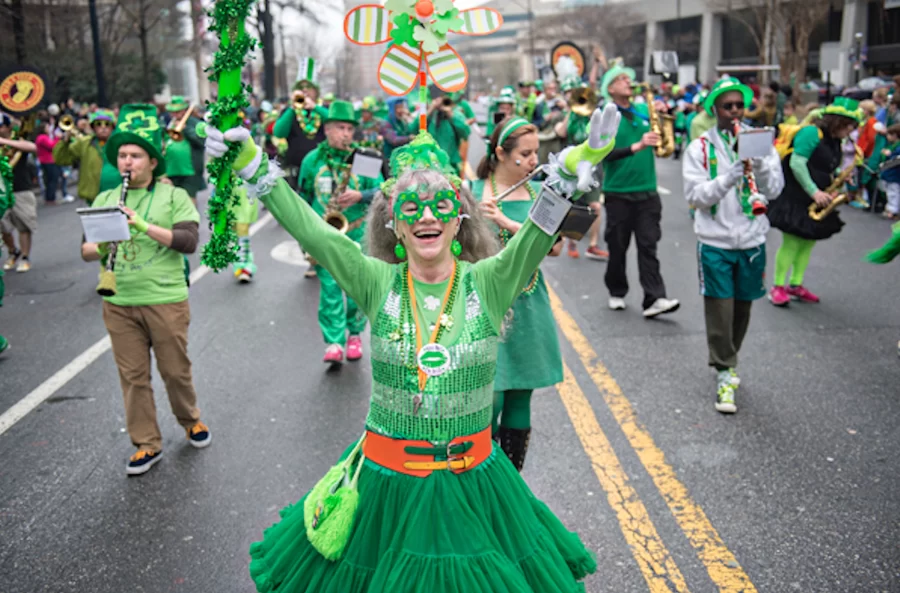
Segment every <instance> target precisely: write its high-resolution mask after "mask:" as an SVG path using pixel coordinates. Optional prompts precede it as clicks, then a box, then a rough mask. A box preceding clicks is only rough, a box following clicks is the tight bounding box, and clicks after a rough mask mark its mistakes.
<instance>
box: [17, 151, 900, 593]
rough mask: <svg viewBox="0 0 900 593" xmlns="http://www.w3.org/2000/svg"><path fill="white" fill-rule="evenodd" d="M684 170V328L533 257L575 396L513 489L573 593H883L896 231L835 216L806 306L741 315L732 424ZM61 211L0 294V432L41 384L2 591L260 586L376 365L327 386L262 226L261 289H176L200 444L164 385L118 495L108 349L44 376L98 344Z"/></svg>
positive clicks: (671, 225)
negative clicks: (266, 532)
mask: <svg viewBox="0 0 900 593" xmlns="http://www.w3.org/2000/svg"><path fill="white" fill-rule="evenodd" d="M679 171H680V167H679V165H678V163H673V162H669V161H667V162H661V163H660V164H659V184H660V186H661V187H662V188H664V189H665V190H667V192H663V193H664V195H663V198H664V203H665V208H664V215H663V216H664V217H663V239H662V242H661V243H660V257H661V260H662V271H663V275H664V278H665V281H666V284H667V287H668V291H669V295H670V296H672V297H676V298H679V299H680V300H681V301H682V307H681V310H680V311H678V312H677V313H675V314H674V315H672V316H670V317H667V318H665V319H663V320H656V321H646V320H644V319H643V318H642V317H641V315H640V310H639V309H640V297H641V295H640V294H639V292H632V293H631V294H629V296H628V298H627V299H626V300H627V302H628V305H629V309H628V310H626V311H624V312H612V311H609V310H608V309H607V308H606V298H607V294H606V290H605V288H604V285H603V279H602V276H603V270H604V264H602V263H598V262H594V261H590V260H585V259H583V258H582V259H579V260H572V259H569V258H567V257H562V258H557V259H553V260H548V261H547V262H546V264H545V268H544V269H545V272H546V274H547V276H548V279H549V282H550V285H551V287H552V288H553V291H554V292H555V294H557V295H558V297H559V301H558V306H557V308H556V312H557V314H558V318H559V319H560V320H561V328H562V329H563V331H564V333H562V334H561V343H562V345H563V354H564V357H565V361H566V366H567V368H568V369H570V378H569V380H567V381H566V383H565V384H562V385H561V386H560V387H559V389H558V390H557V389H545V390H542V391H541V392H539V393H538V394H536V396H535V399H534V412H533V421H534V435H533V438H532V448H531V451H530V453H529V457H528V461H527V463H526V468H525V471H524V473H523V475H524V477H525V479H526V480H527V482H528V483H529V485H530V486H531V488H532V489H533V490H534V492H535V494H536V495H537V496H538V497H540V498H542V499H544V500H545V501H547V502H548V504H549V505H550V507H551V508H552V509H553V510H554V511H555V512H556V513H557V514H558V515H559V516H560V517H561V518H562V520H563V521H564V522H565V523H566V524H567V525H568V526H569V527H570V528H571V529H573V530H577V531H578V532H579V533H580V534H581V536H582V538H583V539H584V541H585V542H586V543H587V544H588V545H589V546H590V547H591V548H592V549H594V550H595V551H596V553H597V555H598V559H599V569H598V571H597V574H595V575H593V576H591V577H589V578H588V579H587V580H586V589H587V591H588V592H590V593H599V592H618V593H622V592H642V591H654V592H656V591H693V592H713V591H729V592H732V591H733V592H737V591H760V592H781V591H786V592H793V591H815V592H826V591H828V592H831V591H834V592H849V591H866V592H896V591H900V548H898V543H897V542H898V541H900V497H898V496H897V491H898V487H900V461H898V457H897V455H896V452H897V451H898V448H900V428H898V427H900V412H898V410H900V401H898V399H900V397H898V396H900V391H898V387H897V385H898V383H900V381H898V379H900V359H898V357H897V340H898V339H900V319H898V305H897V290H898V285H900V284H898V279H900V272H898V266H897V265H896V264H894V265H889V266H884V267H876V266H871V265H868V264H863V263H860V257H861V256H862V255H863V254H864V253H865V252H866V251H867V250H869V249H872V248H874V247H877V246H879V245H880V244H881V243H882V242H883V241H884V240H885V239H886V238H887V237H888V235H889V232H890V231H889V225H888V224H887V223H885V222H883V221H882V220H880V219H878V218H875V217H873V216H871V215H869V214H865V213H859V212H856V211H851V210H849V209H847V210H845V211H844V212H843V214H842V216H843V217H844V219H845V220H846V221H847V226H846V227H844V230H843V231H842V232H841V233H840V234H839V235H837V236H836V237H834V238H832V239H830V240H828V241H825V242H823V243H821V244H820V245H818V246H817V247H816V250H815V252H814V253H813V257H812V263H811V264H810V267H809V271H808V274H807V281H808V282H807V283H808V286H809V287H810V288H811V289H813V290H814V291H815V292H817V293H818V294H820V295H821V297H822V303H821V304H819V305H799V304H793V305H791V306H790V307H789V308H788V309H776V308H774V307H772V306H771V305H769V303H768V302H766V301H759V302H758V303H757V304H756V305H755V307H754V311H753V320H752V322H751V327H750V331H749V334H748V338H747V341H746V344H745V346H744V349H743V352H742V357H741V365H740V368H741V376H742V378H743V384H742V386H741V388H740V391H739V394H738V398H739V399H738V404H739V406H740V411H739V413H738V414H737V415H735V416H731V417H724V416H722V415H719V414H718V413H717V412H715V410H714V408H713V401H714V389H715V385H714V376H713V374H712V372H711V371H710V370H709V369H708V368H707V367H706V364H705V362H706V347H705V335H704V329H703V316H702V308H701V299H700V297H699V296H698V294H697V273H696V261H695V241H694V235H693V232H692V229H691V223H690V220H689V219H688V216H687V208H686V206H685V204H684V200H683V199H682V197H681V188H680V173H679ZM74 208H75V206H74V205H60V206H55V207H52V208H42V209H41V210H40V229H39V232H38V234H37V235H36V238H35V249H34V255H33V263H34V268H33V270H32V271H31V272H30V273H28V274H15V273H12V274H9V275H8V276H7V277H6V281H7V282H6V285H7V295H6V299H5V304H4V307H3V308H2V309H0V333H3V334H4V335H6V336H7V337H8V338H9V339H10V341H11V343H12V349H11V350H10V351H9V352H8V353H6V354H5V355H4V356H2V357H0V414H4V413H7V412H9V411H10V409H11V408H12V407H13V406H14V404H16V403H17V402H19V401H20V400H22V399H23V398H25V397H26V396H28V395H29V394H30V393H33V392H35V390H38V391H39V392H42V393H46V392H47V390H48V389H51V390H52V388H53V387H55V388H56V389H55V391H53V395H52V396H51V397H50V398H49V399H48V400H47V401H46V402H44V403H42V404H40V405H38V406H37V407H36V408H35V409H34V410H33V411H31V412H30V413H28V414H26V415H25V416H24V417H23V418H22V419H21V420H19V421H18V422H16V423H15V424H13V425H12V426H11V427H10V428H9V429H8V430H6V431H5V432H4V433H3V434H2V435H0V459H2V460H3V461H2V464H0V591H2V592H4V593H24V592H29V593H31V592H37V591H52V592H54V593H56V592H59V593H62V592H84V591H92V592H95V593H121V592H123V591H128V592H132V591H146V592H152V593H166V592H181V591H184V592H188V591H189V592H192V593H199V592H217V593H232V592H250V591H253V586H252V583H251V581H250V579H249V576H248V572H247V564H248V556H247V548H248V546H249V545H250V543H251V542H252V541H254V540H256V539H258V538H259V536H260V534H261V531H262V529H264V528H265V527H267V526H268V525H270V524H271V523H273V522H274V521H276V520H277V511H278V509H280V508H281V507H283V506H285V505H287V504H290V503H293V502H295V501H296V500H297V499H299V498H300V496H301V495H302V494H303V493H304V492H305V491H306V490H307V489H309V488H310V487H311V486H312V485H313V484H314V483H315V482H316V481H317V480H318V478H319V477H321V476H322V475H323V474H324V472H325V471H326V470H327V469H328V468H329V467H330V466H331V465H332V464H333V462H334V461H335V459H336V457H337V456H338V455H339V454H340V452H341V451H342V450H343V448H344V447H345V446H346V445H347V443H349V442H350V441H351V440H352V439H354V438H356V437H357V436H358V435H359V433H360V431H361V430H362V426H363V420H364V416H365V412H366V408H367V397H366V396H367V391H368V389H369V373H368V367H367V357H366V359H365V360H364V361H363V362H362V363H359V364H355V365H345V366H344V367H343V369H342V370H341V371H340V372H337V373H327V372H326V371H325V368H324V366H323V365H322V363H321V362H320V358H321V355H322V350H323V345H322V343H321V341H320V338H319V332H318V327H317V322H316V306H317V284H316V281H315V280H305V279H304V278H303V277H302V271H303V268H302V266H298V265H295V264H297V263H300V262H298V260H297V257H296V250H295V249H293V245H294V244H293V242H292V241H291V240H290V239H289V237H288V236H287V234H286V233H285V232H284V231H283V230H282V229H280V228H279V227H278V226H277V225H276V224H275V223H274V222H269V223H267V224H265V225H262V226H261V228H260V230H259V232H258V233H257V234H256V235H255V236H254V238H253V248H254V251H255V254H256V259H257V262H258V264H259V268H260V270H259V274H258V276H257V279H256V281H255V282H254V283H253V284H251V285H248V286H238V285H237V284H235V283H234V281H233V280H232V278H231V277H230V276H229V275H228V274H219V275H214V274H207V275H206V276H205V277H203V278H201V279H199V280H198V281H197V282H196V283H195V284H194V285H193V287H192V288H191V307H192V312H193V323H192V326H191V334H190V340H191V346H190V347H191V356H192V359H193V363H194V378H195V382H196V386H197V389H198V392H199V396H200V406H201V408H202V410H203V418H204V420H205V421H207V422H208V423H209V425H210V426H211V428H212V431H213V443H212V446H211V447H210V448H208V449H206V450H202V451H197V450H194V449H192V448H191V447H190V446H188V444H187V443H186V442H185V438H184V434H183V432H182V431H181V429H180V428H179V427H178V425H177V424H176V422H175V421H174V418H173V417H172V416H171V414H170V412H169V411H168V404H167V402H166V399H165V397H164V396H163V395H162V394H163V393H164V390H163V389H162V386H161V385H160V384H159V382H158V380H157V390H158V391H157V393H158V397H157V403H158V408H159V416H160V421H161V426H162V428H163V433H164V438H165V444H164V447H165V458H164V459H163V460H162V462H161V463H160V464H159V465H157V466H156V467H155V468H154V469H153V470H152V471H151V472H150V473H149V474H147V475H145V476H142V477H138V478H127V477H126V476H125V472H124V464H125V461H126V459H127V457H128V455H130V454H131V453H132V449H131V446H130V443H129V441H128V438H127V435H126V434H125V433H124V420H123V410H122V403H121V395H120V391H119V384H118V380H117V374H116V369H115V365H114V364H113V361H112V357H111V355H110V353H109V352H108V351H106V352H104V353H102V354H101V355H100V356H99V357H97V358H96V360H95V361H94V362H92V363H91V364H89V365H87V366H86V368H84V369H83V370H80V372H77V373H70V374H71V375H72V376H71V377H68V378H67V377H63V378H62V379H61V380H59V381H57V382H56V383H55V384H53V385H49V384H46V383H45V381H47V380H48V379H51V378H52V377H54V376H56V377H57V378H59V376H58V375H57V374H58V372H59V371H60V370H61V369H64V368H69V369H71V368H73V367H71V366H69V367H67V365H69V364H70V363H71V362H72V361H73V360H75V359H76V358H77V357H79V356H80V355H82V354H83V353H84V352H85V351H86V350H87V349H89V348H91V347H92V346H93V345H95V344H96V343H98V341H99V340H102V339H103V338H104V336H105V335H106V334H105V330H104V327H103V323H102V320H101V316H100V299H99V297H97V295H96V294H95V292H94V288H95V285H96V279H97V271H98V270H97V265H96V264H85V263H83V262H81V261H80V259H79V257H78V243H79V239H80V229H79V224H78V221H77V218H76V215H75V213H74ZM779 242H780V236H779V234H778V233H777V232H773V233H772V234H771V235H770V243H769V249H768V255H769V267H768V269H769V273H770V274H771V270H772V263H773V261H774V253H775V250H776V249H777V247H778V245H779ZM635 263H636V260H635V259H634V258H633V257H632V259H631V261H630V266H631V268H630V270H629V272H630V277H631V280H632V285H633V286H634V287H638V286H639V285H638V282H637V274H636V266H635ZM194 265H195V269H196V266H197V262H196V258H194ZM567 320H571V321H573V323H570V322H569V321H567ZM101 349H102V346H101ZM66 379H67V380H66ZM42 384H43V387H42ZM3 417H4V416H0V418H3ZM5 417H6V418H8V417H9V416H5ZM0 425H2V420H0Z"/></svg>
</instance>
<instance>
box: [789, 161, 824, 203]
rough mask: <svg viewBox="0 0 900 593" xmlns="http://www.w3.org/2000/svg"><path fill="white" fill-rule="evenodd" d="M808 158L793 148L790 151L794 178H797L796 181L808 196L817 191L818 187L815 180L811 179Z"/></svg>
mask: <svg viewBox="0 0 900 593" xmlns="http://www.w3.org/2000/svg"><path fill="white" fill-rule="evenodd" d="M808 163H809V159H808V158H806V157H805V156H801V155H800V154H799V153H797V150H796V149H794V152H793V153H791V160H790V165H791V171H792V172H793V173H794V179H796V180H797V183H799V184H800V187H802V188H803V191H805V192H806V193H807V194H808V195H809V196H810V197H812V195H813V194H814V193H816V192H817V191H819V187H818V186H817V185H816V182H815V181H813V180H812V177H810V175H809V165H808Z"/></svg>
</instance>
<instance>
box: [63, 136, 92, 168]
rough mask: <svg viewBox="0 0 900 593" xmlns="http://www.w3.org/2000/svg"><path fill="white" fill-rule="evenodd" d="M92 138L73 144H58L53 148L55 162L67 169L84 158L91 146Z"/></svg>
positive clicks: (86, 137) (88, 137)
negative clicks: (85, 152)
mask: <svg viewBox="0 0 900 593" xmlns="http://www.w3.org/2000/svg"><path fill="white" fill-rule="evenodd" d="M91 138H92V137H91V136H85V137H83V138H78V139H77V140H74V141H73V142H62V141H60V142H57V143H56V146H54V147H53V162H54V163H56V164H57V165H63V166H65V167H67V166H69V165H72V164H74V163H75V161H77V160H80V159H82V158H84V150H85V148H87V147H88V146H89V145H90V143H91Z"/></svg>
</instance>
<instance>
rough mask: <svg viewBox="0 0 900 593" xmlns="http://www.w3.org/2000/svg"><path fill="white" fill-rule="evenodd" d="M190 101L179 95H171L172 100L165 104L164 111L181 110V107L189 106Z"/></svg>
mask: <svg viewBox="0 0 900 593" xmlns="http://www.w3.org/2000/svg"><path fill="white" fill-rule="evenodd" d="M190 106H191V105H190V103H188V102H187V99H185V98H184V97H183V96H181V95H172V101H171V102H170V103H169V104H168V105H166V111H181V110H183V109H187V108H188V107H190Z"/></svg>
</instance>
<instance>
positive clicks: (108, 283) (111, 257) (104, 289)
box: [97, 171, 131, 297]
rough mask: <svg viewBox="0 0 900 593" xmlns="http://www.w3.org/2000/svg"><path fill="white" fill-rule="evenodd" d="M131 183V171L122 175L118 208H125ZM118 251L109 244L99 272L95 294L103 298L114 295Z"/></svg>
mask: <svg viewBox="0 0 900 593" xmlns="http://www.w3.org/2000/svg"><path fill="white" fill-rule="evenodd" d="M130 181H131V171H125V172H124V173H122V193H120V194H119V208H124V207H125V196H127V195H128V183H129V182H130ZM118 251H119V243H118V242H114V243H110V244H109V254H107V256H106V266H105V267H104V268H103V269H102V270H100V281H99V282H98V283H97V294H99V295H100V296H104V297H111V296H115V295H116V255H117V254H118Z"/></svg>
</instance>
